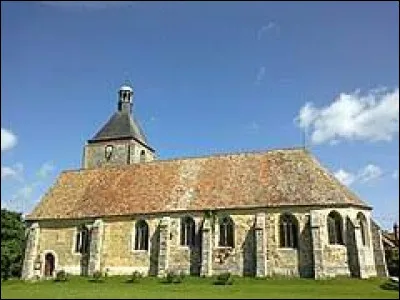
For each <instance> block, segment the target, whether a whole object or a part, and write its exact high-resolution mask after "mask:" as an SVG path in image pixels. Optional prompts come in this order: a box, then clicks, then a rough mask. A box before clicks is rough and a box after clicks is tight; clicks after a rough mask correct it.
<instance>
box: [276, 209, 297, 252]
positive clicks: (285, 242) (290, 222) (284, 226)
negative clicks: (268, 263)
mask: <svg viewBox="0 0 400 300" xmlns="http://www.w3.org/2000/svg"><path fill="white" fill-rule="evenodd" d="M297 232H298V227H297V220H296V218H295V216H293V215H291V214H283V215H281V216H280V218H279V233H280V246H281V247H283V248H297V246H298V243H297V234H298V233H297Z"/></svg>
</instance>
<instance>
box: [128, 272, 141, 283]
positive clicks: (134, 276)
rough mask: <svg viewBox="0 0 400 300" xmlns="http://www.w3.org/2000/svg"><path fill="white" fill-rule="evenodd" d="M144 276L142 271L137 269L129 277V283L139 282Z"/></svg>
mask: <svg viewBox="0 0 400 300" xmlns="http://www.w3.org/2000/svg"><path fill="white" fill-rule="evenodd" d="M142 277H143V275H142V273H140V272H139V271H135V272H133V273H132V274H131V276H130V278H129V279H128V282H129V283H137V282H139V281H140V279H141V278H142Z"/></svg>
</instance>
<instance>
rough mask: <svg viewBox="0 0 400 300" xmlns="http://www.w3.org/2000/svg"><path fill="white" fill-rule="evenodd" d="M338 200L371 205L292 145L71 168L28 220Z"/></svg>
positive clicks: (63, 174) (300, 203) (339, 201)
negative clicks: (85, 168) (250, 150)
mask: <svg viewBox="0 0 400 300" xmlns="http://www.w3.org/2000/svg"><path fill="white" fill-rule="evenodd" d="M335 204H339V205H357V206H363V207H366V208H369V207H368V206H367V205H366V204H365V203H363V202H362V201H361V200H360V199H359V198H358V197H357V196H356V195H354V194H353V193H352V192H351V191H350V190H349V189H348V188H347V187H345V186H343V185H342V184H340V183H339V181H338V180H336V178H334V176H333V175H332V174H330V173H329V172H328V171H327V170H326V169H325V168H324V167H322V166H321V165H320V164H319V162H318V161H317V160H316V159H315V158H314V157H313V156H312V155H311V154H310V153H308V152H307V151H304V150H303V149H286V150H272V151H268V152H263V153H241V154H228V155H216V156H209V157H199V158H186V159H175V160H165V161H161V160H160V161H153V162H149V163H142V164H134V165H129V166H120V167H109V168H97V169H87V170H75V171H65V172H63V173H62V174H61V175H60V176H59V178H58V180H57V181H56V183H55V184H54V186H53V187H51V188H50V190H49V191H48V192H47V194H46V195H45V196H44V197H43V198H42V200H41V202H40V203H39V204H38V206H37V207H36V208H35V209H34V211H33V212H32V214H31V215H29V216H28V217H27V219H47V218H50V219H54V218H56V219H57V218H84V217H96V216H106V215H127V214H143V213H156V212H168V211H177V210H205V209H221V208H246V207H259V206H260V207H261V206H262V207H276V206H286V205H327V206H328V205H335Z"/></svg>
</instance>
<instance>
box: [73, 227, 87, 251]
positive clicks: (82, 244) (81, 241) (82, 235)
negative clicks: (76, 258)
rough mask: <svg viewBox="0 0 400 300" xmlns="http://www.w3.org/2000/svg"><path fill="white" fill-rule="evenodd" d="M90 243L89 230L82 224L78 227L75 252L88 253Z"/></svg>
mask: <svg viewBox="0 0 400 300" xmlns="http://www.w3.org/2000/svg"><path fill="white" fill-rule="evenodd" d="M89 245H90V232H89V229H88V228H87V227H86V226H82V227H80V228H79V229H78V232H77V233H76V239H75V252H76V253H81V254H87V253H89Z"/></svg>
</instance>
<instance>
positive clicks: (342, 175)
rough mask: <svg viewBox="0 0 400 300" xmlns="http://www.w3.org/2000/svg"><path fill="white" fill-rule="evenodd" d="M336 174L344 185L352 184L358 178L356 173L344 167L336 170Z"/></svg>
mask: <svg viewBox="0 0 400 300" xmlns="http://www.w3.org/2000/svg"><path fill="white" fill-rule="evenodd" d="M334 175H335V177H336V178H337V179H338V180H339V181H340V182H341V183H343V184H344V185H351V184H352V183H353V182H354V180H355V179H356V178H355V176H354V174H351V173H348V172H346V171H345V170H343V169H340V170H339V171H337V172H335V173H334Z"/></svg>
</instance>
